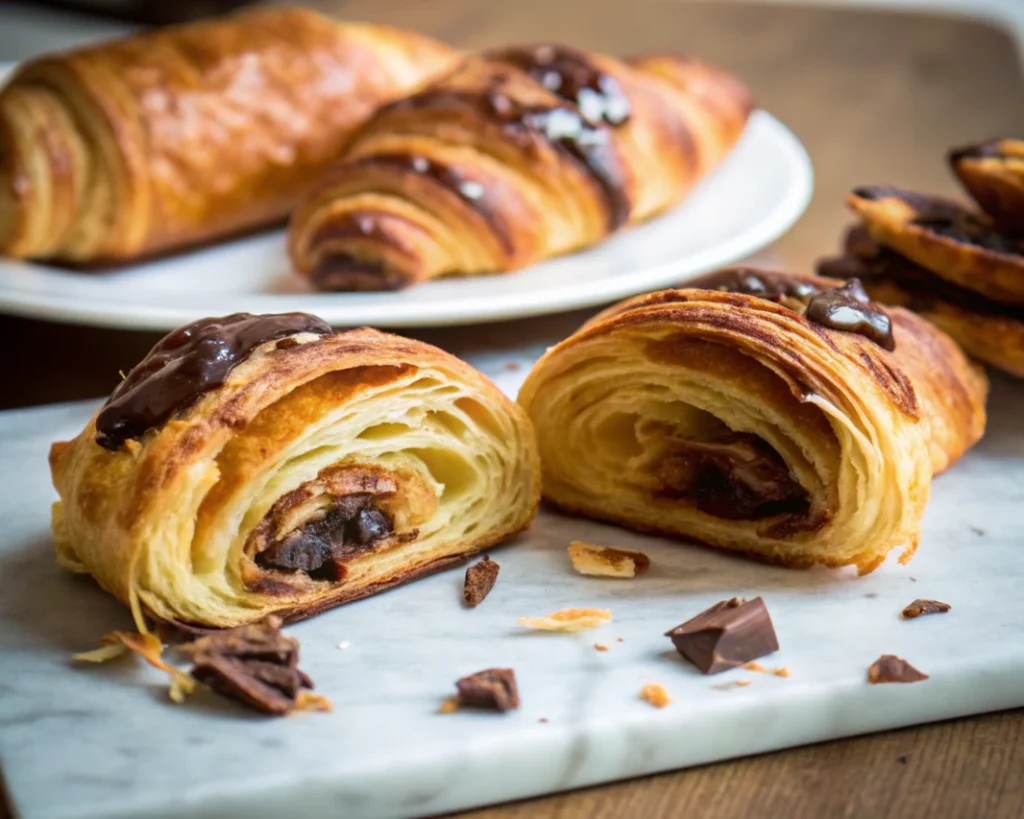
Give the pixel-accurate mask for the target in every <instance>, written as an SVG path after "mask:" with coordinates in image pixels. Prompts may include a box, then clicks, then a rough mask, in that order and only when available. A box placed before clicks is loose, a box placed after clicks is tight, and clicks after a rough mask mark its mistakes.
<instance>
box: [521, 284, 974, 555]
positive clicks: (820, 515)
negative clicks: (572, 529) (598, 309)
mask: <svg viewBox="0 0 1024 819" xmlns="http://www.w3.org/2000/svg"><path fill="white" fill-rule="evenodd" d="M693 284H694V287H695V288H696V289H687V290H668V291H663V292H660V293H654V294H651V295H648V296H641V297H639V298H635V299H631V300H628V301H626V302H623V303H622V304H620V305H618V306H617V307H614V308H611V309H610V310H608V311H606V312H605V313H603V314H601V315H599V316H598V317H597V318H595V319H594V320H592V321H591V322H590V323H588V324H587V325H585V326H584V327H583V328H582V329H581V330H580V331H578V332H577V333H576V334H575V335H573V336H572V337H570V338H569V339H567V340H566V341H564V342H562V343H561V344H559V345H558V346H556V347H554V348H552V349H551V350H550V351H548V353H547V354H546V355H545V356H544V357H543V358H542V359H541V360H540V362H538V364H537V365H536V367H535V368H534V369H533V371H532V372H531V373H530V375H529V377H528V378H527V380H526V382H525V384H524V386H523V388H522V392H521V393H520V396H519V401H520V403H521V404H522V405H523V407H524V408H525V409H526V411H527V412H528V413H529V415H530V417H531V418H532V419H533V422H534V425H535V428H536V431H537V437H538V441H539V445H540V450H541V456H542V461H543V465H544V466H543V483H544V494H545V496H546V497H547V498H548V499H550V500H551V501H552V502H554V503H555V504H557V505H558V506H560V507H562V508H564V509H566V510H569V511H572V512H578V513H582V514H585V515H587V516H590V517H595V518H599V519H603V520H608V521H612V522H615V523H620V524H622V525H625V526H628V527H630V528H633V529H637V530H640V531H651V532H658V533H664V534H669V535H677V536H686V537H691V538H696V539H698V540H701V541H704V542H706V543H709V544H712V545H715V546H720V547H723V548H728V549H734V550H738V551H741V552H745V553H747V554H749V555H752V556H755V557H759V558H762V559H767V560H771V561H774V562H778V563H782V564H785V565H789V566H810V565H815V564H821V565H827V566H842V565H849V564H852V565H855V566H857V568H858V570H859V571H860V572H861V573H865V572H869V571H871V570H872V569H874V568H875V567H876V566H878V565H879V564H880V563H881V562H882V561H883V560H884V559H885V557H886V554H887V553H888V552H889V551H890V550H891V549H893V548H895V547H902V549H903V554H902V558H901V560H903V561H906V560H908V559H909V558H910V557H911V556H912V554H913V552H914V550H915V549H916V547H917V542H918V535H919V532H920V521H921V516H922V513H923V511H924V507H925V503H926V501H927V498H928V493H929V488H930V484H931V479H932V476H933V475H934V474H936V473H938V472H940V471H942V470H943V469H945V468H946V467H947V466H949V465H950V464H951V463H952V462H953V461H955V460H956V459H957V458H958V457H959V456H960V455H961V454H962V453H963V452H964V451H965V450H966V449H967V448H968V447H969V446H971V445H972V444H973V443H974V442H975V441H976V440H977V439H978V438H979V437H980V435H981V434H982V432H983V430H984V424H985V412H984V402H985V397H986V392H987V381H986V379H985V376H984V374H983V373H982V372H981V370H980V369H978V368H977V367H975V366H974V365H973V364H971V363H969V362H968V361H967V359H966V358H965V357H964V355H963V354H962V353H961V351H960V350H959V348H958V347H957V346H956V345H955V344H954V343H953V342H952V341H951V340H950V339H949V338H948V337H947V336H946V335H945V334H944V333H942V331H940V330H938V329H937V328H935V327H934V326H933V325H931V324H929V323H928V322H926V321H924V320H923V319H921V318H919V317H917V316H915V315H914V314H912V313H909V312H907V311H904V310H901V309H899V308H892V309H890V310H888V311H887V312H885V311H882V310H881V309H880V308H879V307H878V306H877V305H874V304H872V303H870V302H868V301H867V298H866V296H864V295H863V291H862V290H860V288H859V286H856V285H848V286H846V287H839V285H840V284H841V283H840V282H837V281H835V280H828V279H820V278H813V277H797V276H786V275H781V274H769V273H763V272H758V271H750V270H733V271H725V272H724V273H719V274H716V275H713V276H710V277H707V278H705V279H703V280H700V281H697V282H694V283H693ZM704 288H706V289H704ZM730 291H735V292H730ZM843 327H845V328H847V329H837V328H843ZM893 344H894V345H895V349H893V350H889V349H886V348H887V347H891V346H893Z"/></svg>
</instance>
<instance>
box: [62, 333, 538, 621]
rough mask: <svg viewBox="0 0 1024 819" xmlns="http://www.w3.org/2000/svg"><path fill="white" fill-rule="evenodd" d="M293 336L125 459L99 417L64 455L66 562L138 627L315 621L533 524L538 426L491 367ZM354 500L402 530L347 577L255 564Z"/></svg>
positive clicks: (353, 561) (432, 351)
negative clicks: (145, 620) (147, 622)
mask: <svg viewBox="0 0 1024 819" xmlns="http://www.w3.org/2000/svg"><path fill="white" fill-rule="evenodd" d="M290 338H294V339H296V340H298V341H299V342H300V343H298V344H295V345H293V346H285V347H283V348H281V347H278V346H276V342H270V343H267V344H264V345H262V346H260V347H258V348H256V350H254V351H253V352H252V353H251V354H250V356H249V357H248V358H247V359H246V360H245V361H243V362H242V363H240V364H238V365H237V366H236V367H235V369H234V370H232V371H231V372H230V374H229V376H228V378H227V381H226V382H225V383H224V384H223V385H222V386H220V387H217V388H215V389H213V390H211V391H210V392H208V393H206V394H204V395H202V396H201V397H200V398H199V399H198V400H196V401H195V403H193V404H192V405H191V406H189V407H187V408H183V409H182V410H181V411H179V412H178V414H177V416H176V417H174V418H173V419H172V420H170V421H167V422H166V423H165V424H163V425H162V426H161V427H158V428H155V429H151V430H149V431H148V432H146V433H145V434H143V435H142V437H141V438H140V439H138V440H134V439H132V440H129V441H128V442H127V443H126V445H125V446H123V447H121V448H119V449H117V450H116V451H111V450H109V449H106V448H104V447H102V446H100V445H99V444H98V443H97V442H96V426H95V417H94V419H93V420H91V421H90V422H89V424H88V425H87V426H86V428H85V429H84V430H83V431H82V433H81V434H80V435H79V436H78V437H77V438H75V439H74V440H73V441H71V442H69V443H66V444H55V445H54V446H53V448H52V449H51V455H50V465H51V471H52V473H53V479H54V485H55V486H56V488H57V491H58V494H59V495H60V498H61V500H60V502H59V503H58V504H57V507H56V509H55V513H54V534H55V538H56V541H57V548H58V556H59V558H60V560H61V562H62V564H64V565H65V566H67V567H68V568H72V569H75V570H77V571H85V572H88V573H90V574H92V575H93V576H94V577H95V578H96V580H97V581H98V582H99V583H100V585H101V586H103V588H105V589H106V590H107V591H109V592H110V593H112V594H114V595H115V596H116V597H118V598H119V599H120V600H122V601H123V602H125V603H127V604H129V605H130V606H132V608H133V611H134V612H135V615H136V618H137V621H138V622H140V623H141V619H142V616H143V615H144V614H146V615H149V616H152V617H153V618H155V619H157V620H162V621H166V622H174V623H185V624H190V625H193V626H212V627H224V626H232V625H238V624H239V623H243V622H249V621H253V620H257V619H260V618H261V617H263V616H265V615H266V614H268V613H272V612H277V613H282V614H284V615H286V616H288V617H289V618H292V619H297V618H301V617H306V616H309V615H311V614H313V613H316V612H318V611H322V610H324V609H325V608H329V607H331V606H333V605H337V604H339V603H341V602H345V601H347V600H350V599H357V598H359V597H364V596H366V595H368V594H373V593H375V591H378V590H381V589H384V588H390V587H391V586H393V585H397V584H399V583H401V582H404V581H405V580H407V579H411V578H413V577H417V576H419V575H421V574H423V573H426V572H429V571H433V570H435V569H436V568H439V567H441V566H443V565H448V564H449V563H450V562H454V561H456V560H460V559H462V558H463V557H464V556H465V555H469V554H474V553H476V552H478V551H481V550H482V549H485V548H488V547H490V546H493V545H494V544H495V543H498V542H500V541H502V540H505V539H506V538H508V537H511V536H512V535H514V534H516V533H518V532H520V531H522V530H523V529H524V528H525V527H526V526H528V525H529V523H530V521H531V520H532V518H533V516H534V514H535V512H536V506H537V503H538V501H539V493H540V487H539V463H538V460H537V453H536V445H535V442H534V439H533V433H532V429H531V428H530V425H529V422H528V420H527V419H526V417H525V414H523V413H522V411H521V410H520V409H519V408H518V407H516V406H515V405H514V404H513V403H512V402H510V401H509V400H508V399H507V398H505V397H504V396H503V395H502V394H501V392H500V391H499V390H498V389H497V387H495V386H494V385H493V384H491V383H490V382H489V381H488V380H487V379H486V378H484V377H483V376H482V375H480V374H479V373H478V372H477V371H475V370H474V369H472V368H471V367H469V366H468V365H467V364H465V363H463V362H461V361H459V360H458V359H456V358H454V357H453V356H451V355H449V354H447V353H444V352H442V351H441V350H438V349H436V348H434V347H430V346H429V345H426V344H423V343H421V342H417V341H412V340H409V339H403V338H400V337H398V336H392V335H386V334H384V333H379V332H376V331H374V330H368V329H361V330H352V331H349V332H346V333H339V334H337V335H333V336H326V337H316V336H310V335H309V334H301V335H298V336H291V337H290ZM448 487H450V488H451V492H450V493H449V491H448ZM348 496H352V497H358V496H363V497H371V499H372V502H373V505H374V508H376V509H379V510H381V511H382V512H385V513H386V515H387V517H388V520H389V521H390V526H391V527H392V528H391V529H390V530H389V531H388V532H385V533H384V540H381V541H380V542H376V541H375V542H374V545H373V547H372V548H362V547H359V548H356V549H355V550H350V551H348V552H346V553H345V556H344V558H339V559H340V560H343V561H344V562H343V570H341V571H339V572H338V576H337V577H335V578H334V579H313V578H312V576H308V577H307V576H306V575H305V574H303V573H302V572H301V571H294V573H293V574H291V575H289V574H287V573H286V572H282V571H281V570H279V569H277V568H274V566H273V565H270V566H262V565H257V563H256V562H254V560H253V555H254V554H255V553H256V552H257V551H261V550H262V549H263V548H265V547H266V545H268V544H269V543H270V542H272V541H273V539H274V538H278V539H280V538H283V537H285V536H286V535H287V533H288V531H292V532H294V531H297V529H296V527H299V526H301V525H303V523H304V522H306V521H309V520H315V519H316V515H317V514H320V515H321V516H322V513H323V511H324V509H329V508H331V507H330V506H324V503H328V504H329V503H332V502H333V501H332V498H341V499H344V498H345V497H348ZM476 499H479V501H480V502H479V503H477V504H476V505H475V506H474V505H472V503H473V501H474V500H476ZM311 516H312V517H311ZM346 531H347V530H346ZM347 537H348V535H347V534H346V538H347ZM357 542H359V543H362V542H363V541H357ZM291 571H293V570H291ZM300 575H301V577H300Z"/></svg>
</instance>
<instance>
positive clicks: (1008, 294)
mask: <svg viewBox="0 0 1024 819" xmlns="http://www.w3.org/2000/svg"><path fill="white" fill-rule="evenodd" d="M846 203H847V205H849V207H850V208H851V209H852V210H853V211H854V212H855V213H856V214H857V215H858V216H860V218H861V219H862V220H863V222H864V225H865V227H866V228H867V229H868V231H869V232H870V233H871V236H872V237H873V238H874V239H875V240H876V241H878V242H879V243H880V244H883V245H885V246H886V247H890V248H892V249H893V250H895V251H896V252H897V253H899V254H900V255H902V256H905V257H906V258H908V259H910V260H912V261H914V262H916V263H917V264H919V265H921V266H922V267H925V268H927V269H928V270H931V271H932V272H933V273H934V274H935V275H937V276H939V277H940V278H942V279H945V280H946V281H948V282H950V283H952V284H955V285H957V286H958V287H963V288H965V289H967V290H971V291H973V292H975V293H980V294H981V295H983V296H985V297H986V298H989V299H993V300H995V301H999V302H1002V303H1004V304H1013V305H1024V256H1021V255H1019V254H1009V253H1001V252H996V251H993V250H990V249H987V248H984V247H979V246H976V245H972V244H968V243H966V242H961V241H957V240H956V239H953V238H950V237H947V236H942V235H939V234H937V233H934V232H933V231H931V230H928V229H927V228H925V227H921V226H919V225H915V224H914V223H913V222H914V220H915V219H917V218H918V217H920V216H922V215H924V214H926V213H928V212H929V211H931V210H934V209H939V210H942V211H945V212H947V213H953V214H957V215H961V216H966V217H967V218H970V219H973V220H974V221H976V222H978V223H979V224H984V223H986V222H987V221H988V220H987V219H986V217H983V216H981V215H980V214H972V213H970V212H969V211H968V210H967V209H966V208H963V207H961V206H960V205H958V204H957V203H955V202H952V201H949V200H946V199H941V198H939V197H936V196H925V195H923V194H916V193H912V192H908V191H903V190H900V189H898V188H891V187H881V186H879V187H874V188H872V187H866V188H857V189H856V190H854V191H852V192H851V193H850V194H849V195H848V196H847V197H846Z"/></svg>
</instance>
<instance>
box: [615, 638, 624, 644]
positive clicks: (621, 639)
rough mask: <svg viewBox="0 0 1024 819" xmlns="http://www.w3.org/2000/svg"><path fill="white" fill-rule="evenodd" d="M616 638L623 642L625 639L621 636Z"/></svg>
mask: <svg viewBox="0 0 1024 819" xmlns="http://www.w3.org/2000/svg"><path fill="white" fill-rule="evenodd" d="M616 639H617V640H618V641H619V642H620V643H624V642H626V641H625V640H624V639H623V638H622V637H617V638H616Z"/></svg>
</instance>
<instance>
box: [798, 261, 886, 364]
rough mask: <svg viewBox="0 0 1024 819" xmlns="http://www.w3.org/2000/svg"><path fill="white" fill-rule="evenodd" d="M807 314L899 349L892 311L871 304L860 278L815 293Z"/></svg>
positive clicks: (810, 318) (817, 319)
mask: <svg viewBox="0 0 1024 819" xmlns="http://www.w3.org/2000/svg"><path fill="white" fill-rule="evenodd" d="M804 315H805V316H806V317H807V318H808V319H809V320H810V321H813V322H816V323H817V324H820V325H822V326H824V327H831V328H832V329H833V330H845V331H847V332H851V333H858V334H859V335H862V336H864V337H865V338H868V339H870V340H871V341H873V342H874V343H875V344H877V345H878V346H879V347H881V348H882V349H884V350H889V351H890V352H892V351H893V350H895V349H896V339H895V338H894V337H893V334H892V321H891V319H890V318H889V315H888V314H887V313H886V312H885V311H884V310H882V309H881V308H880V307H876V306H875V305H873V304H871V300H870V299H869V298H868V295H867V293H865V292H864V288H863V287H862V286H861V283H860V281H859V280H858V279H851V280H850V281H848V282H847V283H846V284H844V285H843V286H842V287H836V288H832V289H829V290H822V291H821V292H819V293H817V294H815V295H814V296H812V297H811V300H810V301H809V302H808V303H807V312H806V313H805V314H804Z"/></svg>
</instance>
